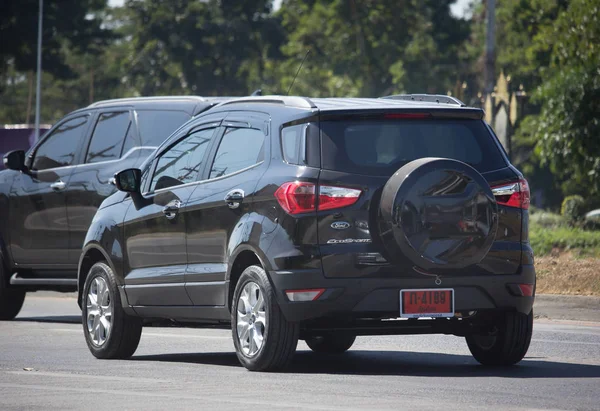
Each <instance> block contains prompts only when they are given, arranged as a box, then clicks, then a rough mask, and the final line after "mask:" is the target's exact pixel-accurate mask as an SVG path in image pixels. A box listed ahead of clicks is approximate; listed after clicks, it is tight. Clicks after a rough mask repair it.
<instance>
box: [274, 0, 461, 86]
mask: <svg viewBox="0 0 600 411" xmlns="http://www.w3.org/2000/svg"><path fill="white" fill-rule="evenodd" d="M452 2H453V1H451V0H443V1H434V0H427V1H417V0H383V1H381V0H378V1H376V0H363V1H357V0H332V1H325V0H287V1H284V2H283V4H282V6H281V10H280V11H279V15H280V16H281V17H282V24H283V27H284V29H285V31H286V32H287V33H288V39H287V42H286V44H285V46H284V47H283V49H282V50H283V52H284V54H285V55H286V57H287V58H288V61H287V64H284V66H283V68H284V73H288V74H287V75H285V74H282V73H280V75H283V77H282V79H281V84H282V88H285V86H286V85H288V84H289V82H291V79H292V78H293V75H294V74H295V70H294V69H293V68H294V67H297V65H298V64H299V62H300V61H301V59H302V57H303V56H304V55H305V53H306V51H307V50H309V49H310V50H311V54H310V56H309V57H308V59H307V62H306V66H305V68H304V69H303V71H302V72H301V73H300V76H299V77H298V82H299V86H298V87H299V90H302V91H306V94H310V95H314V94H317V95H319V94H322V93H323V92H327V93H331V94H332V95H362V96H380V95H384V94H391V93H393V92H401V91H408V92H438V93H445V92H446V91H447V90H449V89H450V88H452V86H453V84H454V82H455V81H456V80H457V79H458V77H459V74H458V72H459V69H458V68H459V66H460V62H459V61H458V59H457V52H458V49H459V48H460V45H461V44H462V43H463V42H464V41H465V40H466V38H467V37H468V35H469V26H468V23H467V22H466V21H464V20H461V19H456V18H454V17H453V16H451V14H450V9H449V7H450V4H451V3H452ZM315 74H316V75H315ZM294 87H296V86H294Z"/></svg>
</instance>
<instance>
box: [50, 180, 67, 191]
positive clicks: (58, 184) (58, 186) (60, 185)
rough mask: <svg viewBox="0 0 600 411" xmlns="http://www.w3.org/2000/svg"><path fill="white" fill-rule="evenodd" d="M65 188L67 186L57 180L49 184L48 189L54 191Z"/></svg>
mask: <svg viewBox="0 0 600 411" xmlns="http://www.w3.org/2000/svg"><path fill="white" fill-rule="evenodd" d="M66 186H67V184H66V183H65V182H64V181H61V180H58V181H57V182H55V183H52V184H50V188H51V189H53V190H55V191H61V190H64V189H65V187H66Z"/></svg>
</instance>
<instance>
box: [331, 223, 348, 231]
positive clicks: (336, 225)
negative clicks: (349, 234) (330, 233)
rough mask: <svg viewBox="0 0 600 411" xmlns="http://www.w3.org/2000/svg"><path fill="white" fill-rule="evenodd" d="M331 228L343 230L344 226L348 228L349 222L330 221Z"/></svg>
mask: <svg viewBox="0 0 600 411" xmlns="http://www.w3.org/2000/svg"><path fill="white" fill-rule="evenodd" d="M331 228H333V229H334V230H345V229H346V228H350V223H348V222H346V221H334V222H333V223H331Z"/></svg>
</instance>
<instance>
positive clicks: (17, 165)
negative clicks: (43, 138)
mask: <svg viewBox="0 0 600 411" xmlns="http://www.w3.org/2000/svg"><path fill="white" fill-rule="evenodd" d="M3 162H4V167H6V168H8V169H9V170H16V171H23V170H25V152H24V151H23V150H15V151H9V152H8V153H6V154H5V155H4V158H3Z"/></svg>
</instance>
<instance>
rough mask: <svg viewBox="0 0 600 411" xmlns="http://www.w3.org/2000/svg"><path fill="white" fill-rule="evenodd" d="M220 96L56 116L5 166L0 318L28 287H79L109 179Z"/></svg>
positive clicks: (120, 103)
mask: <svg viewBox="0 0 600 411" xmlns="http://www.w3.org/2000/svg"><path fill="white" fill-rule="evenodd" d="M220 101H222V100H221V99H218V98H202V97H194V96H181V97H144V98H128V99H117V100H108V101H101V102H97V103H94V104H92V105H90V106H88V107H86V108H84V109H81V110H77V111H74V112H72V113H70V114H69V115H67V116H65V117H64V118H63V119H61V120H60V121H58V122H57V123H56V125H55V126H54V127H52V129H51V130H49V131H48V132H46V134H45V135H44V137H43V138H42V139H40V141H39V142H38V143H37V144H36V145H35V146H33V147H32V148H31V149H30V150H29V151H28V152H27V154H25V153H24V152H23V151H13V152H11V153H7V155H6V156H5V157H4V165H5V167H6V168H8V170H3V171H0V319H12V318H14V317H15V316H16V315H17V314H18V313H19V310H20V309H21V306H22V304H23V300H24V298H25V293H26V292H27V291H36V290H57V291H75V290H76V289H77V263H78V261H79V255H80V254H81V247H82V245H83V240H84V238H85V235H86V232H87V229H88V227H89V226H90V223H91V222H92V218H93V217H94V214H95V213H96V210H97V209H98V207H99V206H100V204H101V203H102V201H103V200H104V199H105V198H107V197H108V196H110V195H111V194H112V193H114V192H115V191H116V189H115V186H114V184H113V182H112V181H111V180H112V178H113V176H114V174H115V173H116V172H117V171H119V170H122V169H124V168H129V167H139V165H140V164H142V162H143V161H144V160H145V159H146V158H147V157H148V156H149V155H150V154H151V153H152V152H153V151H154V150H155V149H156V147H157V146H159V145H160V144H161V143H162V142H163V141H164V140H165V139H166V138H167V137H168V136H169V135H170V134H171V133H172V132H173V131H175V130H176V129H177V128H179V126H181V125H182V124H183V123H185V122H186V121H188V120H189V119H191V118H192V117H194V116H196V115H198V114H200V113H202V112H204V111H206V110H207V109H209V108H211V107H213V106H214V105H216V104H218V103H219V102H220Z"/></svg>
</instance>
